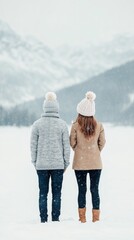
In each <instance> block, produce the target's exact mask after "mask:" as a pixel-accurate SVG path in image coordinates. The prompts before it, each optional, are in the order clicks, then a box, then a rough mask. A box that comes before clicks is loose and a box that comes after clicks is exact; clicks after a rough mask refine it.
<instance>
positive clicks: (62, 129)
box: [31, 92, 70, 222]
mask: <svg viewBox="0 0 134 240" xmlns="http://www.w3.org/2000/svg"><path fill="white" fill-rule="evenodd" d="M43 110H44V113H43V114H42V116H41V118H40V119H38V120H37V121H35V122H34V123H33V126H32V132H31V159H32V163H33V165H34V166H35V169H36V171H37V174H38V182H39V211H40V218H41V222H47V220H48V209H47V196H48V191H49V180H50V178H51V187H52V221H59V216H60V209H61V190H62V182H63V173H64V172H65V170H66V168H67V167H68V165H69V159H70V143H69V132H68V127H67V124H66V122H65V121H63V120H62V119H61V118H60V117H59V103H58V101H57V97H56V94H55V93H54V92H48V93H47V94H46V99H45V101H44V104H43Z"/></svg>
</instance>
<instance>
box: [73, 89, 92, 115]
mask: <svg viewBox="0 0 134 240" xmlns="http://www.w3.org/2000/svg"><path fill="white" fill-rule="evenodd" d="M95 98H96V95H95V93H94V92H91V91H89V92H87V93H86V95H85V98H84V99H83V100H82V101H81V102H80V103H78V105H77V112H78V113H79V114H81V115H83V116H87V117H91V116H94V115H95V102H94V100H95Z"/></svg>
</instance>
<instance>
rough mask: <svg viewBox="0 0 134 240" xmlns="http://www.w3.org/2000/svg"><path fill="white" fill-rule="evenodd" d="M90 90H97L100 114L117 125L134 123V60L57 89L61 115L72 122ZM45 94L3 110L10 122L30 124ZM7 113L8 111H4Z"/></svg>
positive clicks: (40, 111)
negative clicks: (78, 105)
mask: <svg viewBox="0 0 134 240" xmlns="http://www.w3.org/2000/svg"><path fill="white" fill-rule="evenodd" d="M87 90H91V91H94V92H95V93H96V95H97V98H96V118H97V119H98V120H100V121H102V122H108V123H112V124H116V125H134V61H131V62H128V63H126V64H124V65H121V66H119V67H115V68H113V69H111V70H108V71H106V72H105V73H102V74H100V75H98V76H95V77H92V78H90V79H89V80H87V81H85V82H83V83H80V84H76V85H73V86H70V87H67V88H64V89H61V90H59V91H57V97H58V101H59V103H60V115H61V117H62V118H63V119H65V120H66V121H67V123H68V124H71V122H72V121H75V119H76V117H77V112H76V106H77V104H78V102H79V101H81V99H83V98H84V97H85V93H86V92H87ZM43 101H44V97H42V98H39V99H36V100H33V101H29V102H27V103H24V104H21V105H18V106H17V107H14V108H13V109H11V110H10V111H8V113H4V112H3V118H2V119H4V120H3V123H2V122H0V123H1V124H5V123H6V124H7V125H13V124H17V125H30V124H32V123H33V121H35V120H36V119H37V118H39V117H40V116H41V113H42V105H43ZM4 114H5V115H4Z"/></svg>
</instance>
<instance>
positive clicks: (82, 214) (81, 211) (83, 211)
mask: <svg viewBox="0 0 134 240" xmlns="http://www.w3.org/2000/svg"><path fill="white" fill-rule="evenodd" d="M78 211H79V221H81V222H82V223H85V222H86V208H79V209H78Z"/></svg>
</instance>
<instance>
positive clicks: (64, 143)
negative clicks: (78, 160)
mask: <svg viewBox="0 0 134 240" xmlns="http://www.w3.org/2000/svg"><path fill="white" fill-rule="evenodd" d="M31 158H32V163H33V164H34V166H35V168H36V169H37V170H45V169H66V168H67V166H68V165H69V158H70V143H69V133H68V128H67V125H66V123H65V122H64V121H63V120H62V119H60V118H59V115H58V113H52V112H50V113H44V114H43V115H42V117H41V118H40V119H38V120H37V121H35V122H34V124H33V126H32V132H31Z"/></svg>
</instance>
